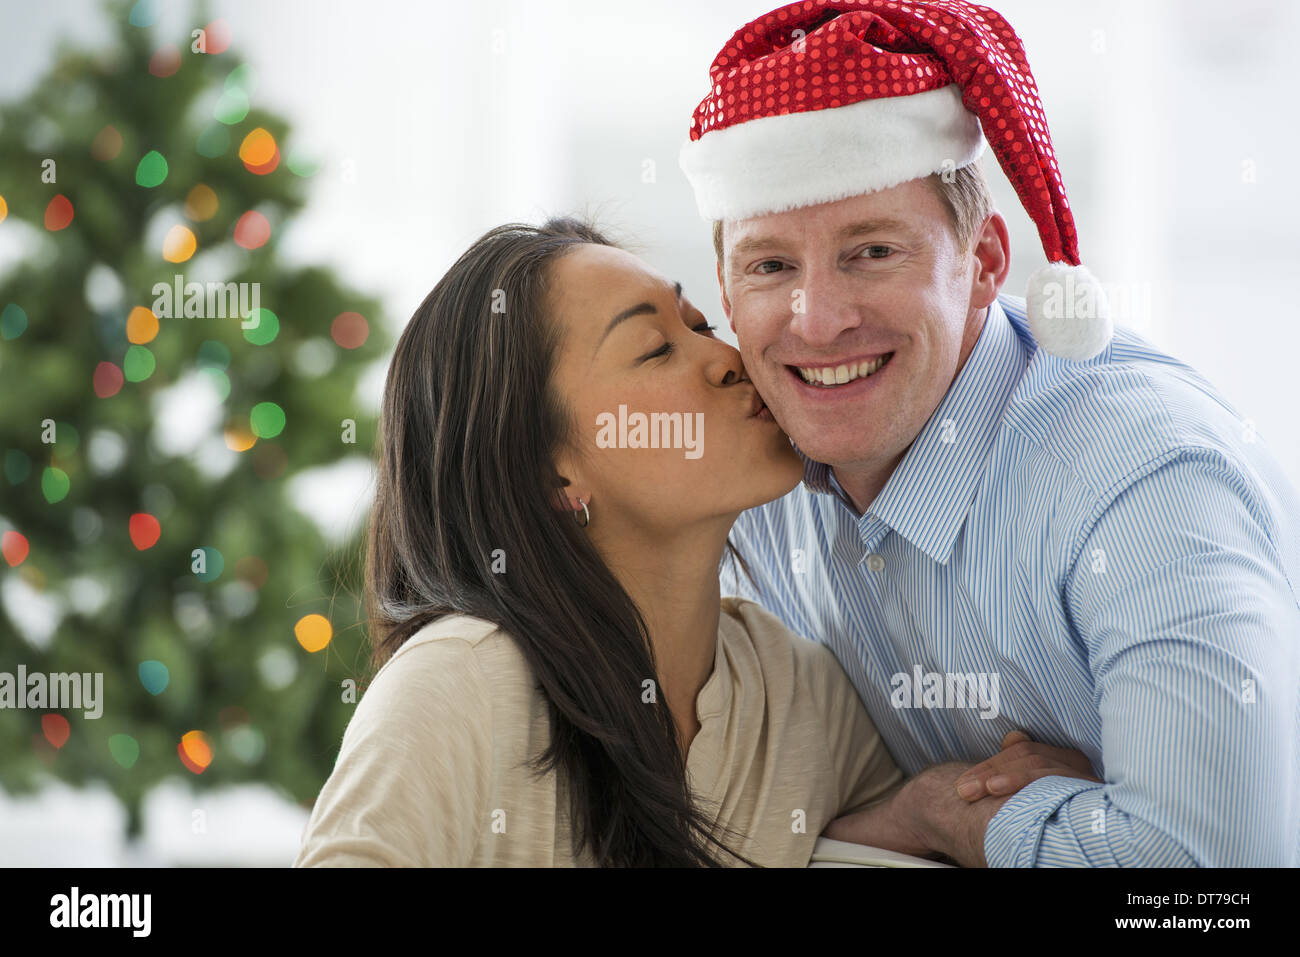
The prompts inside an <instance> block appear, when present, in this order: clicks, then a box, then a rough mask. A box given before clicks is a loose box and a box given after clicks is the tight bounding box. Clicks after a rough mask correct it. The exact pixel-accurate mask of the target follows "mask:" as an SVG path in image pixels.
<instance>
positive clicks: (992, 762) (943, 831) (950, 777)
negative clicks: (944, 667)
mask: <svg viewBox="0 0 1300 957" xmlns="http://www.w3.org/2000/svg"><path fill="white" fill-rule="evenodd" d="M1049 774H1056V775H1062V776H1064V777H1071V778H1085V779H1087V780H1089V781H1098V780H1099V779H1098V778H1096V777H1093V775H1092V764H1091V762H1089V760H1088V758H1087V756H1085V755H1084V754H1083V753H1082V752H1081V751H1074V750H1071V749H1067V748H1054V747H1052V746H1051V745H1047V744H1042V743H1040V742H1037V741H1033V740H1031V739H1030V737H1029V735H1027V734H1025V733H1024V732H1023V731H1012V732H1010V733H1009V734H1008V735H1007V736H1006V737H1005V738H1003V739H1002V750H1001V751H999V752H998V753H997V754H996V755H994V756H993V757H991V758H989V759H988V760H987V761H983V762H981V763H980V764H971V763H970V762H964V761H951V762H948V763H946V764H936V765H933V766H932V767H928V768H926V769H925V770H924V771H922V772H921V773H920V774H917V775H916V776H915V777H912V778H909V779H908V780H907V781H905V782H904V783H903V784H902V785H900V786H899V787H898V788H897V789H895V790H894V791H892V792H891V793H890V794H889V795H888V796H887V797H886V798H884V799H882V800H880V801H877V802H876V803H875V804H872V805H871V806H870V807H867V808H864V809H862V810H858V811H855V812H853V813H852V814H846V815H844V816H842V817H839V818H836V819H835V820H834V821H832V822H831V823H830V824H829V825H828V826H827V828H826V829H825V830H824V831H823V832H822V833H823V834H824V835H825V836H826V837H829V838H832V839H834V840H839V841H851V842H853V843H855V844H870V845H873V846H875V847H883V848H887V849H889V850H894V851H900V852H902V853H904V854H911V855H913V856H914V857H929V858H936V857H946V858H948V859H949V860H952V861H954V862H956V863H957V864H960V865H961V866H962V867H987V866H988V861H987V860H986V858H985V857H984V833H985V831H987V830H988V825H989V821H991V820H993V817H994V815H996V814H997V813H998V811H1000V810H1001V809H1002V805H1004V804H1006V803H1007V801H1009V800H1010V799H1011V796H1012V795H1013V794H1015V793H1016V792H1017V791H1019V790H1020V789H1021V788H1022V787H1024V786H1025V785H1026V784H1028V783H1029V782H1030V781H1034V780H1037V779H1038V778H1040V777H1044V776H1046V775H1049ZM967 783H973V784H974V786H975V789H974V790H970V789H967V792H969V796H967V792H959V790H958V785H959V784H967Z"/></svg>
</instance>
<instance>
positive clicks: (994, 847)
mask: <svg viewBox="0 0 1300 957" xmlns="http://www.w3.org/2000/svg"><path fill="white" fill-rule="evenodd" d="M1101 787H1104V785H1102V784H1099V783H1097V782H1096V781H1086V780H1084V779H1083V778H1067V777H1064V776H1062V775H1058V774H1049V775H1047V776H1046V777H1041V778H1039V779H1038V780H1036V781H1030V782H1029V783H1028V784H1026V785H1025V786H1024V787H1023V788H1021V789H1020V790H1019V791H1017V792H1016V793H1015V794H1013V795H1012V796H1011V800H1009V801H1007V803H1006V804H1004V805H1002V807H1000V808H999V809H998V813H997V814H994V815H993V817H992V819H991V820H990V821H989V825H988V827H987V828H986V829H985V831H984V858H985V860H987V861H988V865H989V867H1033V866H1034V863H1035V861H1036V860H1037V858H1038V845H1039V843H1040V842H1041V841H1042V839H1043V831H1044V830H1045V829H1046V827H1047V821H1048V819H1049V818H1051V817H1054V816H1055V815H1056V812H1057V809H1058V808H1060V806H1061V805H1062V804H1064V803H1065V802H1066V801H1068V800H1070V799H1071V798H1072V797H1074V796H1075V795H1076V794H1080V793H1082V792H1083V791H1090V790H1092V789H1094V788H1101ZM1086 863H1087V862H1086V861H1081V862H1080V865H1081V866H1082V865H1084V864H1086Z"/></svg>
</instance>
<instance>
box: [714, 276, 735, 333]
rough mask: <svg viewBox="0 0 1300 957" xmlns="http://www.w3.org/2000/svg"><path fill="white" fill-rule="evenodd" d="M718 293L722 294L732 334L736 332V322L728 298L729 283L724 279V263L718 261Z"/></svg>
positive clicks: (723, 311) (724, 311)
mask: <svg viewBox="0 0 1300 957" xmlns="http://www.w3.org/2000/svg"><path fill="white" fill-rule="evenodd" d="M718 291H719V292H720V293H722V313H723V315H725V316H726V317H727V322H729V323H730V324H731V332H732V334H733V335H734V334H735V332H736V320H735V319H733V318H732V315H731V300H729V299H728V298H727V283H726V282H725V281H724V280H723V278H722V261H721V260H719V261H718Z"/></svg>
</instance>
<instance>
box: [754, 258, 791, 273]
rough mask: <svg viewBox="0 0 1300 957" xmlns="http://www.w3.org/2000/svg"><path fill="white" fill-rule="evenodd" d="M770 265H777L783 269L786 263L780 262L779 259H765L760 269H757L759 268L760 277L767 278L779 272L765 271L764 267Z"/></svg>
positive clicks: (773, 270)
mask: <svg viewBox="0 0 1300 957" xmlns="http://www.w3.org/2000/svg"><path fill="white" fill-rule="evenodd" d="M769 263H775V264H776V265H777V266H779V267H781V268H785V263H783V262H781V260H779V259H764V260H763V261H762V262H761V263H759V264H758V267H757V268H758V272H759V274H760V275H763V276H767V275H770V274H771V273H774V272H776V271H777V270H775V269H764V268H763V267H764V266H766V265H768V264H769Z"/></svg>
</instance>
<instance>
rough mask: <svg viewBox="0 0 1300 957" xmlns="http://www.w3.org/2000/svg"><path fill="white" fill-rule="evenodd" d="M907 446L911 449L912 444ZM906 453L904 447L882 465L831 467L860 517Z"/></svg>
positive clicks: (869, 506) (836, 479)
mask: <svg viewBox="0 0 1300 957" xmlns="http://www.w3.org/2000/svg"><path fill="white" fill-rule="evenodd" d="M907 448H909V449H910V448H911V446H910V445H909V446H908V447H907ZM906 454H907V449H903V451H902V452H899V453H898V454H897V455H896V456H894V458H893V459H891V460H890V461H888V462H885V463H884V464H881V465H874V466H873V465H865V466H857V467H855V466H852V465H850V466H847V467H834V466H833V467H832V468H831V471H832V472H834V473H835V481H837V482H838V483H839V484H840V488H842V489H844V491H845V493H846V494H847V495H848V497H849V498H850V499H851V500H852V502H853V507H854V508H855V509H856V510H857V513H858V516H859V517H861V516H862V515H864V514H866V511H867V509H869V508H871V503H872V502H874V501H875V500H876V496H877V495H879V494H880V490H881V489H883V488H884V487H885V484H886V483H887V482H888V481H889V477H890V476H891V475H893V474H894V470H895V469H896V468H898V464H899V463H900V462H902V461H903V456H904V455H906Z"/></svg>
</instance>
